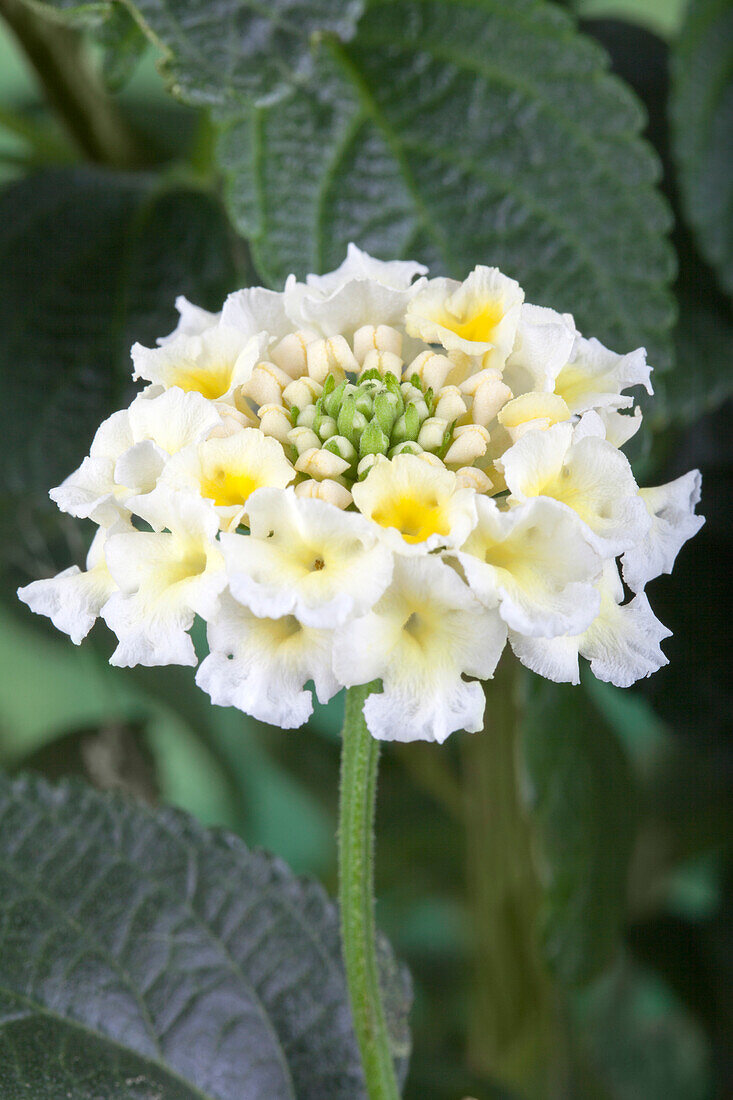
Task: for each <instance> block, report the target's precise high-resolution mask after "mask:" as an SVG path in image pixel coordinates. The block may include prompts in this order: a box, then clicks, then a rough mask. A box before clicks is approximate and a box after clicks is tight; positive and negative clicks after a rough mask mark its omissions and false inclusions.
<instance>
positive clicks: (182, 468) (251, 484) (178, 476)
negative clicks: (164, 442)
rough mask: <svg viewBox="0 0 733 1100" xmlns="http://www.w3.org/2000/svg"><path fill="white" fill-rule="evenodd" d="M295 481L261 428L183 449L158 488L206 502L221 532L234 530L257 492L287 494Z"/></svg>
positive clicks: (281, 453)
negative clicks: (281, 491) (270, 490)
mask: <svg viewBox="0 0 733 1100" xmlns="http://www.w3.org/2000/svg"><path fill="white" fill-rule="evenodd" d="M294 478H295V470H294V469H293V466H292V464H291V463H290V462H289V461H288V459H287V458H286V457H285V452H284V450H283V447H282V444H281V443H279V442H278V441H277V440H276V439H274V438H272V437H271V436H266V435H264V434H263V433H262V432H261V431H259V429H257V428H239V429H237V430H235V431H233V432H232V433H231V434H230V435H226V436H218V435H215V436H211V437H209V438H208V439H205V440H203V441H202V442H201V443H198V444H191V445H190V446H189V447H184V448H183V450H181V451H179V452H178V454H177V455H174V456H173V458H171V459H170V461H169V462H168V463H166V466H165V469H164V470H163V473H162V475H161V478H160V482H159V486H160V487H161V488H162V487H163V486H167V487H170V489H180V490H187V491H188V492H189V493H193V494H195V495H197V496H200V497H202V498H204V499H205V500H206V501H207V503H211V504H212V505H213V506H214V507H215V509H216V512H217V514H218V516H219V520H220V523H221V527H222V529H223V530H235V529H236V527H237V526H238V525H239V524H240V523H241V522H242V518H243V515H244V512H245V508H246V506H247V505H248V502H249V499H250V497H251V495H252V494H253V493H254V492H255V491H256V490H257V489H259V488H262V487H265V486H275V487H277V488H280V489H284V488H285V486H286V485H288V484H289V483H290V482H291V481H292V480H293V479H294ZM145 518H147V517H145Z"/></svg>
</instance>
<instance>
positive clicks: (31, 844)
mask: <svg viewBox="0 0 733 1100" xmlns="http://www.w3.org/2000/svg"><path fill="white" fill-rule="evenodd" d="M387 962H388V965H389V966H390V967H391V970H392V972H393V978H392V979H391V986H392V988H393V989H396V988H397V986H396V984H395V980H394V973H395V966H394V963H393V960H392V958H391V956H389V957H388V960H387ZM402 993H403V996H402V1002H401V1004H400V1005H399V1009H400V1011H401V1013H402V1015H403V1016H404V1013H405V1010H406V1003H405V988H404V983H403V984H402ZM400 1025H401V1026H402V1027H404V1020H401V1021H400ZM0 1063H1V1064H2V1065H3V1067H4V1072H3V1074H2V1075H0V1082H1V1083H0V1097H2V1100H16V1097H21V1096H22V1097H26V1096H29V1095H32V1096H34V1097H39V1098H40V1097H41V1096H42V1097H43V1098H44V1100H56V1097H59V1098H60V1097H65V1096H68V1095H69V1090H71V1091H70V1094H71V1095H73V1097H74V1100H86V1098H87V1097H88V1098H89V1100H92V1098H95V1100H96V1098H98V1097H100V1096H103V1097H104V1098H105V1100H118V1098H120V1100H122V1098H124V1100H143V1098H144V1100H153V1098H155V1100H208V1098H211V1100H275V1098H276V1097H277V1100H287V1098H288V1097H290V1098H293V1100H294V1098H296V1097H297V1098H298V1100H307V1098H309V1097H312V1098H313V1100H327V1098H332V1100H337V1098H338V1100H345V1098H347V1097H348V1098H349V1100H351V1098H358V1097H361V1096H363V1095H364V1092H363V1084H362V1079H361V1069H360V1063H359V1058H358V1053H357V1051H356V1046H355V1040H354V1038H353V1032H352V1029H351V1018H350V1014H349V1011H348V1007H347V1000H346V990H345V983H344V977H343V972H342V968H341V963H340V955H339V933H338V921H337V914H336V910H335V907H334V905H333V904H332V903H331V902H330V901H329V900H328V899H327V898H326V896H325V894H324V893H323V891H322V889H321V888H320V887H319V886H317V885H315V884H314V883H310V882H306V881H304V880H300V879H296V878H295V877H294V876H293V875H292V874H291V872H290V871H289V870H288V869H287V868H286V867H285V865H284V864H283V863H282V862H281V861H279V860H277V859H273V858H272V857H270V856H268V855H265V854H264V853H261V852H253V851H249V850H248V849H247V848H246V847H245V846H244V844H243V843H242V842H241V841H240V840H239V839H237V838H235V837H233V836H229V835H226V834H223V833H221V832H216V831H207V830H205V829H203V828H202V827H201V826H200V825H198V824H197V823H196V822H195V821H194V820H193V819H191V818H189V817H187V816H186V815H184V814H182V813H180V812H176V811H173V810H166V811H158V812H156V813H153V812H152V811H149V810H146V809H144V808H143V807H142V806H141V805H135V804H129V803H126V802H124V801H122V800H118V799H114V798H110V797H109V796H103V795H99V794H97V793H96V792H93V791H91V790H90V789H88V788H86V787H84V786H82V785H81V784H75V783H68V784H63V785H61V786H59V787H50V786H48V785H47V784H46V783H44V782H43V781H41V780H39V779H35V778H25V779H21V780H18V781H15V782H10V781H9V780H7V779H2V780H0ZM5 1067H9V1071H8V1073H6V1072H5ZM64 1089H66V1091H64ZM29 1090H30V1092H29Z"/></svg>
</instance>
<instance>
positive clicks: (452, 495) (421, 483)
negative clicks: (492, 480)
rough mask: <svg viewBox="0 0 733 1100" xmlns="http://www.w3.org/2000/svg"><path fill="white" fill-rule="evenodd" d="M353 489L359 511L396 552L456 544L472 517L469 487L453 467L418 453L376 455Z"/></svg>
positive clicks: (472, 498)
mask: <svg viewBox="0 0 733 1100" xmlns="http://www.w3.org/2000/svg"><path fill="white" fill-rule="evenodd" d="M351 492H352V496H353V498H354V503H355V504H356V506H357V508H358V509H359V511H360V512H361V513H362V514H363V515H365V516H366V517H367V518H368V519H371V520H373V522H374V524H375V525H376V526H378V527H379V528H381V529H382V537H383V538H384V540H385V542H386V543H387V545H388V546H390V547H391V548H392V549H393V550H395V551H396V552H397V553H399V554H411V555H412V554H415V555H417V554H425V553H428V552H430V551H432V550H435V549H438V548H440V547H445V546H448V547H454V546H460V545H462V543H463V542H465V540H466V538H467V537H468V534H469V532H470V531H471V530H472V529H473V527H474V525H475V523H476V505H475V499H476V494H475V492H474V491H473V489H462V488H459V487H458V484H457V481H456V475H455V474H454V473H452V472H451V471H450V470H446V469H445V468H444V467H442V466H433V465H432V464H431V463H429V462H426V461H424V460H423V459H422V457H420V456H418V455H410V454H404V455H398V456H397V457H396V458H393V459H391V460H388V459H386V458H384V457H383V456H382V455H378V456H377V460H376V462H375V463H374V465H373V466H372V468H371V469H370V471H369V473H368V474H367V476H366V478H365V479H364V481H361V482H357V483H356V484H355V485H354V486H353V488H352V490H351Z"/></svg>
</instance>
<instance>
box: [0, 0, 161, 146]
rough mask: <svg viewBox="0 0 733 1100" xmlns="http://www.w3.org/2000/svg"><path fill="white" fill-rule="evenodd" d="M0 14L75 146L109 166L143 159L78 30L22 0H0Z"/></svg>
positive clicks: (137, 142) (136, 142)
mask: <svg viewBox="0 0 733 1100" xmlns="http://www.w3.org/2000/svg"><path fill="white" fill-rule="evenodd" d="M0 15H1V16H2V17H3V19H4V20H5V22H6V23H7V24H8V26H9V27H10V29H11V30H12V31H13V33H14V35H15V37H16V38H17V39H18V42H19V43H20V45H21V46H22V48H23V51H24V53H25V55H26V58H27V59H28V61H29V63H30V64H31V65H32V66H33V69H34V71H35V73H36V76H37V77H38V80H39V81H40V83H41V85H42V87H43V90H44V93H45V95H46V98H47V99H48V102H49V103H50V105H51V107H52V108H53V110H54V111H55V112H56V114H57V115H58V117H59V118H60V119H61V121H62V123H63V124H64V126H65V127H66V130H67V131H68V133H69V135H70V137H71V138H72V140H73V141H74V143H75V145H76V146H77V147H78V148H79V150H80V151H81V152H82V153H84V154H85V155H86V156H87V157H88V158H89V159H90V160H92V161H94V162H95V163H97V164H106V165H109V166H110V167H114V168H135V167H139V166H140V165H141V164H144V163H145V161H146V152H145V150H144V149H143V148H142V146H141V144H140V142H139V141H138V139H137V137H136V135H135V134H133V133H132V131H131V130H130V127H129V126H128V125H127V123H126V121H125V120H124V119H123V118H122V116H121V115H120V113H119V111H118V110H117V107H116V105H115V103H114V101H113V100H112V99H111V97H110V96H109V95H108V94H107V91H106V90H105V88H104V87H103V86H102V83H101V81H100V80H99V78H98V77H97V75H96V73H95V72H94V70H93V69H92V68H91V66H90V65H89V62H88V60H87V57H86V53H85V50H84V41H83V39H82V36H81V35H80V34H79V33H78V32H76V31H74V30H72V29H71V28H70V27H65V26H63V24H62V23H61V22H60V21H58V20H55V19H53V18H50V17H48V18H47V17H46V16H44V15H42V14H41V13H40V12H39V11H38V10H37V9H35V8H32V7H31V6H30V5H29V4H27V3H25V0H0Z"/></svg>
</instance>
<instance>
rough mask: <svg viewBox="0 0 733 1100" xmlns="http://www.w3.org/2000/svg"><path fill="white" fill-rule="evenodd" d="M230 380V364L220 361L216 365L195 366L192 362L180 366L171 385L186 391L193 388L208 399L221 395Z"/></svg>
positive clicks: (228, 385)
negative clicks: (220, 362)
mask: <svg viewBox="0 0 733 1100" xmlns="http://www.w3.org/2000/svg"><path fill="white" fill-rule="evenodd" d="M231 382H232V368H231V365H229V364H226V363H222V364H220V365H217V366H210V367H197V366H195V365H194V364H190V365H185V366H181V367H180V368H179V369H178V370H177V371H176V372H175V377H174V379H173V381H172V382H171V385H174V386H179V387H180V388H181V389H182V390H185V391H186V393H190V392H191V391H192V390H195V391H196V392H197V393H201V394H203V396H204V397H207V398H208V399H209V400H210V401H216V400H217V399H218V398H220V397H223V396H224V394H225V393H226V392H227V390H228V389H229V387H230V386H231Z"/></svg>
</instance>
